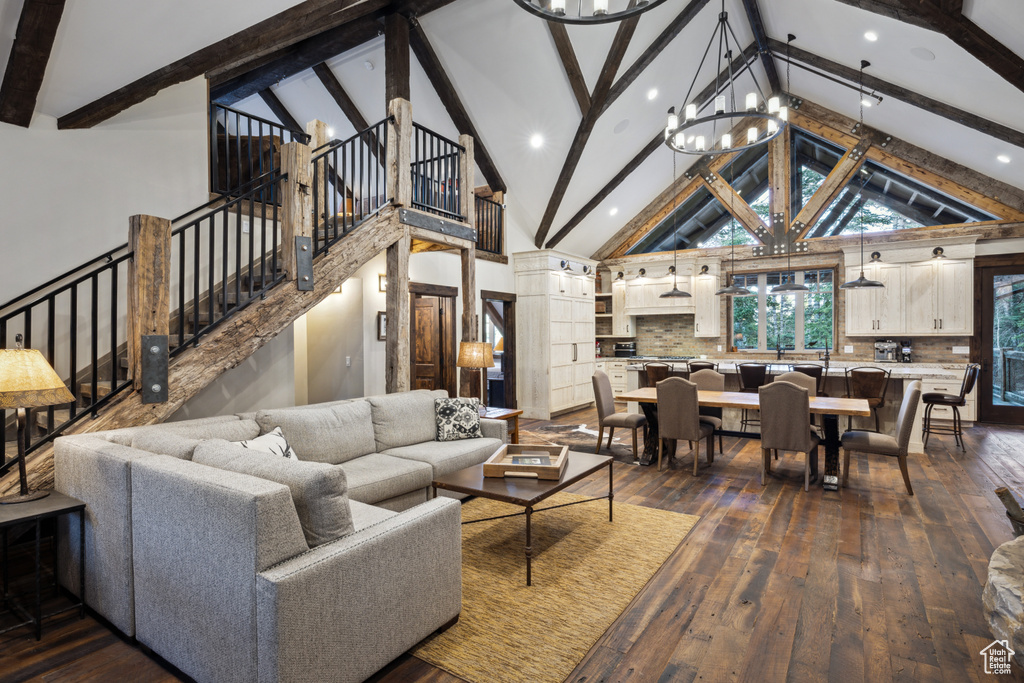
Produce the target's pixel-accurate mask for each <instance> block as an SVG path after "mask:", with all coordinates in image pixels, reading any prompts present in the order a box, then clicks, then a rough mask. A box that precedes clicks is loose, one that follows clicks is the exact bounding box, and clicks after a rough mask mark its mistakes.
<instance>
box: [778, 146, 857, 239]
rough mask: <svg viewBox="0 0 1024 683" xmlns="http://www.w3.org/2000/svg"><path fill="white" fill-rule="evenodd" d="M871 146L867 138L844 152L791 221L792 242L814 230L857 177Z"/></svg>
mask: <svg viewBox="0 0 1024 683" xmlns="http://www.w3.org/2000/svg"><path fill="white" fill-rule="evenodd" d="M870 146H871V137H870V136H867V137H865V138H864V139H862V140H861V141H860V142H858V143H857V145H856V146H855V147H854V148H853V149H851V150H849V151H848V152H846V154H844V155H843V156H842V158H841V159H840V160H839V163H837V164H836V165H835V167H834V168H833V169H832V171H831V172H830V173H829V174H828V175H827V176H825V179H824V180H823V181H822V182H821V186H819V187H818V189H817V190H816V191H815V192H814V194H813V195H811V198H810V199H808V200H807V203H806V204H804V206H803V208H802V209H800V213H798V214H797V215H796V218H794V219H793V225H792V226H790V232H791V233H792V234H793V237H792V240H802V239H804V238H805V237H806V236H807V233H808V232H810V231H811V230H813V229H814V226H815V224H816V223H817V222H818V221H819V220H820V219H821V217H822V215H824V213H825V212H826V211H827V210H828V208H829V207H830V206H831V205H832V202H834V201H835V200H836V198H837V197H838V196H839V194H840V193H841V192H842V191H843V190H844V189H846V186H847V185H849V184H850V182H851V181H853V179H854V178H856V177H857V174H858V173H859V172H860V169H861V166H863V165H864V157H865V154H866V153H867V150H868V148H869V147H870Z"/></svg>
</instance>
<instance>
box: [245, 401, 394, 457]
mask: <svg viewBox="0 0 1024 683" xmlns="http://www.w3.org/2000/svg"><path fill="white" fill-rule="evenodd" d="M256 421H257V422H258V423H259V425H260V429H261V430H262V432H263V433H267V432H270V431H273V429H274V427H280V428H281V431H282V432H284V436H285V438H286V439H288V443H289V444H290V445H291V447H292V448H294V449H295V453H296V455H298V456H299V460H312V461H313V462H326V463H330V464H332V465H338V464H341V463H343V462H347V461H349V460H351V459H352V458H358V457H359V456H361V455H366V454H367V453H373V452H374V450H376V448H375V446H376V444H375V442H374V438H373V423H372V422H371V421H370V406H369V404H367V403H364V402H362V401H352V402H347V403H339V404H335V405H331V406H328V407H320V408H314V407H311V406H301V407H299V408H281V409H278V410H261V411H260V412H259V413H257V414H256Z"/></svg>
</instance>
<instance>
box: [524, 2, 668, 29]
mask: <svg viewBox="0 0 1024 683" xmlns="http://www.w3.org/2000/svg"><path fill="white" fill-rule="evenodd" d="M513 1H514V2H515V3H516V4H517V5H519V6H520V7H522V8H523V9H524V10H526V11H527V12H529V13H530V14H532V15H534V16H536V17H540V18H541V19H545V20H547V21H553V22H555V23H559V24H577V25H588V24H610V23H612V22H615V21H622V20H623V19H627V18H629V17H635V16H638V15H640V14H643V13H644V12H646V11H648V10H652V9H654V8H655V7H657V6H658V5H660V4H662V3H663V2H665V0H593V2H588V3H587V6H586V7H584V5H583V0H576V1H574V2H567V1H566V0H550V2H547V1H546V0H513Z"/></svg>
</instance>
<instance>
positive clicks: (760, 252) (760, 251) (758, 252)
mask: <svg viewBox="0 0 1024 683" xmlns="http://www.w3.org/2000/svg"><path fill="white" fill-rule="evenodd" d="M764 250H765V246H764V245H763V244H759V245H757V246H756V247H753V255H754V256H764Z"/></svg>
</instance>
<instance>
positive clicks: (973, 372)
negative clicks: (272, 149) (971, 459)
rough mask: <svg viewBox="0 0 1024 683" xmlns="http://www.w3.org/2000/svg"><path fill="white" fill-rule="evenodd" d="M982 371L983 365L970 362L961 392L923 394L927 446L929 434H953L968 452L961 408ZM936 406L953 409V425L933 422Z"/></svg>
mask: <svg viewBox="0 0 1024 683" xmlns="http://www.w3.org/2000/svg"><path fill="white" fill-rule="evenodd" d="M980 372H981V366H980V365H978V364H977V363H970V364H969V365H968V366H967V370H965V371H964V381H963V382H961V383H960V393H959V394H942V393H938V392H928V393H927V394H924V395H923V396H921V402H922V403H924V404H925V405H926V406H927V407H926V408H925V409H924V424H923V425H922V427H921V434H922V435H923V436H924V445H925V447H927V446H928V435H929V434H952V435H953V438H954V440H955V441H956V445H957V447H958V448H960V449H962V450H963V452H964V453H966V452H967V447H966V446H964V438H963V433H964V432H963V427H962V426H961V423H960V408H963V407H964V406H965V405H967V394H969V393H971V391H973V390H974V384H975V382H977V381H978V374H979V373H980ZM935 406H941V407H949V408H952V409H953V426H952V427H945V426H943V427H937V426H935V425H933V424H932V409H933V408H935Z"/></svg>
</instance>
